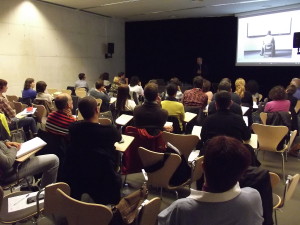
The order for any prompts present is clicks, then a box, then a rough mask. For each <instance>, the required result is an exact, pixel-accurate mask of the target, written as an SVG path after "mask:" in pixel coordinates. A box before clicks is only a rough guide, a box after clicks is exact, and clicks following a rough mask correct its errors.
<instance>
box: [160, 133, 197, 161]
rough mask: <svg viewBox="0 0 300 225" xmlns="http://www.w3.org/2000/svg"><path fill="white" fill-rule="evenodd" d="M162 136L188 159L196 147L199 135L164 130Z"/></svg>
mask: <svg viewBox="0 0 300 225" xmlns="http://www.w3.org/2000/svg"><path fill="white" fill-rule="evenodd" d="M162 137H163V139H164V141H165V142H170V143H171V144H172V145H174V146H175V147H176V148H178V150H179V151H180V152H181V154H182V155H184V158H185V159H186V160H187V161H188V158H189V155H190V154H191V152H192V151H193V150H194V149H195V148H196V146H197V144H198V142H199V137H198V136H197V135H188V134H187V135H185V134H174V133H170V132H166V131H164V132H163V133H162Z"/></svg>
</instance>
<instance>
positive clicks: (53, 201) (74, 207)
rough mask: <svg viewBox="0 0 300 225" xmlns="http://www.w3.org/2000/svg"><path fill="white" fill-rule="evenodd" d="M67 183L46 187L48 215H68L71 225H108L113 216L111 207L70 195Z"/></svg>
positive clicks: (46, 212)
mask: <svg viewBox="0 0 300 225" xmlns="http://www.w3.org/2000/svg"><path fill="white" fill-rule="evenodd" d="M69 194H70V187H69V185H68V184H66V183H56V184H52V185H48V186H47V187H46V188H45V204H44V210H45V214H46V215H48V216H49V215H52V217H53V218H54V219H55V218H56V217H57V216H64V217H66V219H67V221H68V224H69V225H82V224H88V225H108V224H109V222H110V220H111V218H112V211H111V209H110V208H108V207H107V206H104V205H100V204H92V203H85V202H82V201H78V200H76V199H73V198H71V197H70V196H69Z"/></svg>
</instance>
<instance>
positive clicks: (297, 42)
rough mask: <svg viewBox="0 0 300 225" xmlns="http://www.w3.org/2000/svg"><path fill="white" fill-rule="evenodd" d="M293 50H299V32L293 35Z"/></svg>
mask: <svg viewBox="0 0 300 225" xmlns="http://www.w3.org/2000/svg"><path fill="white" fill-rule="evenodd" d="M293 48H300V32H297V33H294V41H293Z"/></svg>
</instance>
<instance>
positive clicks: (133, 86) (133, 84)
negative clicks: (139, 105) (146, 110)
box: [129, 76, 144, 99]
mask: <svg viewBox="0 0 300 225" xmlns="http://www.w3.org/2000/svg"><path fill="white" fill-rule="evenodd" d="M129 90H130V92H135V93H136V94H137V98H138V99H139V98H140V96H144V89H143V88H142V85H141V82H140V79H139V78H138V77H137V76H133V77H131V78H130V84H129Z"/></svg>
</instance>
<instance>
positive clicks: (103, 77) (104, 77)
mask: <svg viewBox="0 0 300 225" xmlns="http://www.w3.org/2000/svg"><path fill="white" fill-rule="evenodd" d="M99 79H100V80H109V73H107V72H105V73H102V74H101V75H100V76H99Z"/></svg>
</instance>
